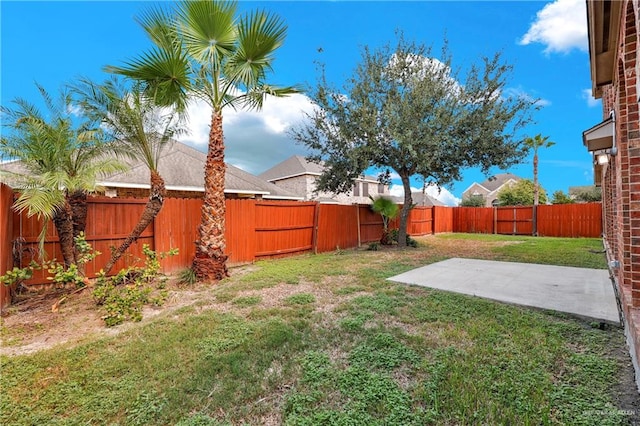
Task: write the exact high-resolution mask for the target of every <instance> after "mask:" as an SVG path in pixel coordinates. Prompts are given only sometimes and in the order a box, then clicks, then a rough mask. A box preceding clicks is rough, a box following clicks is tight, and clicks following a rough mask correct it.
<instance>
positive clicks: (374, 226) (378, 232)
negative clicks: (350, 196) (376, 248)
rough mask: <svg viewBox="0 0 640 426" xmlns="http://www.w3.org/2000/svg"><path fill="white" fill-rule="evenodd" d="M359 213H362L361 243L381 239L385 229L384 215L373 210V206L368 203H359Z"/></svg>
mask: <svg viewBox="0 0 640 426" xmlns="http://www.w3.org/2000/svg"><path fill="white" fill-rule="evenodd" d="M358 214H359V215H360V241H361V243H363V244H364V243H370V242H372V241H380V238H381V237H382V230H383V225H382V217H381V216H380V215H379V214H378V213H374V212H373V211H371V206H370V205H368V204H358Z"/></svg>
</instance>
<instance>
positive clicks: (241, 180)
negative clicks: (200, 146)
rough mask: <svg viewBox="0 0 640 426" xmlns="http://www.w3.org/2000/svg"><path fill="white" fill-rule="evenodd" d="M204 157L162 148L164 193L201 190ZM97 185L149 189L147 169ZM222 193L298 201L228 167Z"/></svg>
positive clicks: (16, 166)
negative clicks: (168, 191) (167, 191)
mask: <svg viewBox="0 0 640 426" xmlns="http://www.w3.org/2000/svg"><path fill="white" fill-rule="evenodd" d="M206 160H207V154H205V153H203V152H201V151H198V150H197V149H195V148H192V147H190V146H188V145H185V144H183V143H181V142H177V141H175V142H174V143H172V144H170V145H169V146H168V147H166V148H165V151H164V153H163V154H162V156H161V157H160V162H159V167H158V171H159V172H160V176H162V178H163V179H164V181H165V186H166V188H167V190H174V191H194V192H197V191H204V165H205V162H206ZM20 163H21V162H19V161H15V162H11V163H3V164H0V168H1V169H4V170H8V171H13V172H24V167H22V165H21V164H20ZM99 184H100V185H102V186H107V187H119V188H148V187H149V169H148V168H147V167H146V166H145V165H144V164H142V163H141V162H133V163H131V165H130V169H129V170H128V171H126V172H119V173H114V174H112V175H110V176H107V177H105V178H103V179H102V180H99ZM224 192H225V193H228V194H257V195H262V196H263V198H277V199H292V200H301V199H302V197H299V196H297V195H295V194H293V193H291V192H289V191H286V190H284V189H282V188H280V187H278V186H276V185H274V184H272V183H269V182H266V181H265V180H263V179H260V178H258V177H257V176H254V175H252V174H251V173H248V172H245V171H244V170H241V169H239V168H237V167H235V166H233V165H231V164H227V171H226V174H225V189H224Z"/></svg>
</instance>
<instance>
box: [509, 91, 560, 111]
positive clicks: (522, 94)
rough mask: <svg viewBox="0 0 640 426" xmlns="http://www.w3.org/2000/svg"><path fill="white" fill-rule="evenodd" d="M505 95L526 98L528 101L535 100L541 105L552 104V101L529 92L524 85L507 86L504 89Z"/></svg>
mask: <svg viewBox="0 0 640 426" xmlns="http://www.w3.org/2000/svg"><path fill="white" fill-rule="evenodd" d="M504 95H505V96H506V97H510V96H512V97H515V98H518V99H524V100H526V101H528V102H533V101H535V104H536V105H537V106H540V107H546V106H549V105H551V101H549V100H547V99H542V98H538V99H536V98H534V97H533V96H531V95H530V94H529V93H527V92H526V91H525V90H524V89H523V88H522V87H507V88H505V89H504Z"/></svg>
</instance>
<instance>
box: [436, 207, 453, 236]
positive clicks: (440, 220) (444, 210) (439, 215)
mask: <svg viewBox="0 0 640 426" xmlns="http://www.w3.org/2000/svg"><path fill="white" fill-rule="evenodd" d="M453 211H454V208H453V207H442V206H434V207H433V233H434V234H439V233H441V232H453Z"/></svg>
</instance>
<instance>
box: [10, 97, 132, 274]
mask: <svg viewBox="0 0 640 426" xmlns="http://www.w3.org/2000/svg"><path fill="white" fill-rule="evenodd" d="M37 87H38V90H39V92H40V94H41V95H42V98H43V100H44V103H45V105H46V107H47V112H48V117H46V116H45V115H44V114H42V113H41V112H40V111H39V110H38V108H36V107H35V106H34V105H33V104H31V103H29V102H27V101H26V100H24V99H15V100H14V101H13V103H14V104H15V107H14V108H9V107H1V111H2V113H3V115H5V117H6V119H5V120H3V125H4V126H5V127H6V128H7V129H8V132H7V133H6V134H5V135H3V136H2V138H0V156H1V157H2V158H4V159H13V160H19V161H20V165H21V168H22V171H18V172H16V171H14V172H11V173H9V172H3V174H5V175H8V177H9V180H11V184H12V186H13V187H14V188H16V189H18V190H19V191H20V195H19V197H18V199H17V200H16V202H15V204H14V207H15V208H16V210H18V211H19V212H22V211H27V214H28V215H29V216H32V215H37V216H39V217H42V218H44V219H45V226H44V228H43V231H42V233H41V235H40V242H41V247H42V243H43V242H44V236H45V230H46V222H47V221H48V220H53V223H54V225H55V227H56V231H57V233H58V237H59V239H60V247H61V251H62V257H63V260H64V263H65V266H67V267H68V266H69V265H71V264H74V263H76V261H77V255H78V253H77V251H76V250H75V243H74V238H75V237H77V236H78V235H80V233H81V232H84V229H85V226H86V218H87V195H88V194H89V193H90V192H93V191H94V190H95V189H96V180H97V178H98V177H99V176H101V175H105V174H109V173H114V172H116V171H120V170H123V169H124V165H123V164H121V163H119V162H118V161H116V160H115V159H112V158H108V157H106V156H105V155H104V153H105V149H106V145H105V144H104V143H103V139H102V132H101V131H100V130H99V129H95V128H91V127H87V126H86V125H77V121H78V120H79V118H78V117H76V116H74V111H76V109H75V108H74V105H73V103H72V99H71V96H70V94H69V93H68V92H67V91H64V90H63V91H61V93H60V98H59V99H57V100H56V101H54V99H53V98H52V97H51V96H50V95H49V94H48V93H47V91H46V90H45V89H44V88H43V87H41V86H39V85H37Z"/></svg>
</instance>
